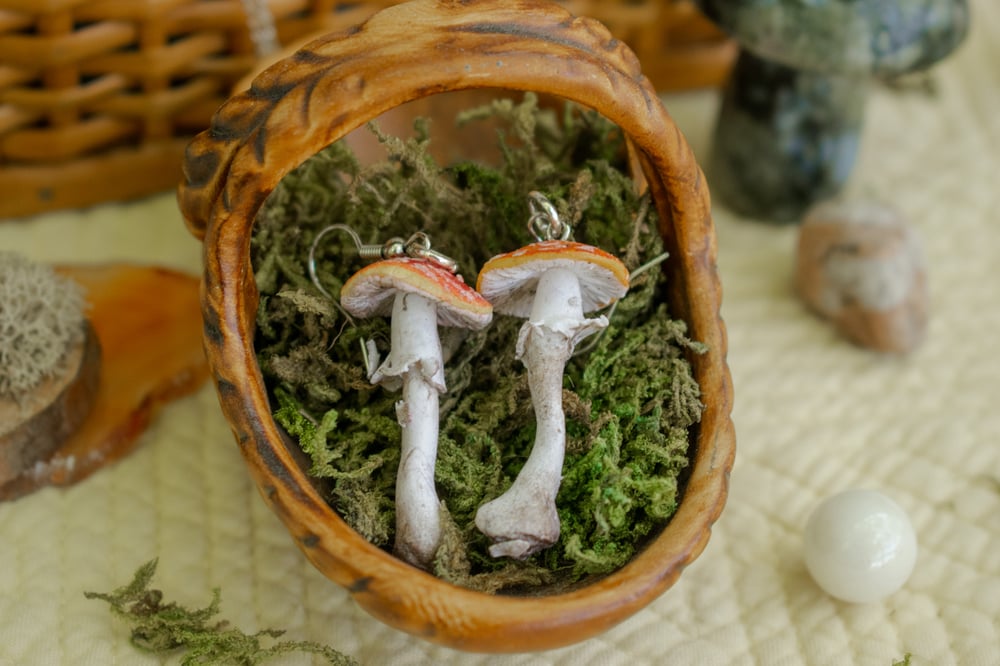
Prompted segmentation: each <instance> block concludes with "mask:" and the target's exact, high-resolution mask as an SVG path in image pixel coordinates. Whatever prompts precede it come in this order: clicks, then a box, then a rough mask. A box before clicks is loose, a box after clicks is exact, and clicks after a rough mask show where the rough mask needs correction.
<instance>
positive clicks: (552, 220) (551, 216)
mask: <svg viewBox="0 0 1000 666" xmlns="http://www.w3.org/2000/svg"><path fill="white" fill-rule="evenodd" d="M528 210H530V211H531V217H529V218H528V231H529V232H531V235H532V236H534V237H535V240H537V241H548V240H556V239H559V240H568V239H569V237H570V235H571V234H572V233H573V228H572V227H571V226H570V225H568V224H566V223H565V222H563V221H562V220H560V219H559V212H558V211H557V210H556V207H555V206H553V205H552V202H551V201H549V199H548V197H546V196H545V195H544V194H542V193H541V192H529V193H528Z"/></svg>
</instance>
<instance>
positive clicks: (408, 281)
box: [340, 257, 493, 330]
mask: <svg viewBox="0 0 1000 666" xmlns="http://www.w3.org/2000/svg"><path fill="white" fill-rule="evenodd" d="M397 292H404V293H411V294H419V295H421V296H423V297H425V298H428V299H430V300H432V301H434V302H435V303H437V304H438V308H437V314H438V324H439V325H441V326H454V327H457V328H470V329H474V330H478V329H481V328H483V327H485V326H486V325H487V324H489V323H490V321H491V320H492V319H493V307H492V306H491V305H490V303H489V301H487V300H486V299H485V298H483V297H482V296H480V295H479V293H478V292H477V291H476V290H474V289H473V288H472V287H470V286H469V285H467V284H465V281H464V280H462V276H460V275H455V274H453V273H451V272H449V271H447V270H445V269H444V268H441V267H439V266H436V265H435V264H433V263H431V262H429V261H426V260H423V259H411V258H408V257H401V258H395V259H385V260H382V261H378V262H376V263H374V264H369V265H367V266H365V267H364V268H362V269H361V270H359V271H358V272H357V273H355V274H354V275H352V276H351V277H350V278H349V279H348V280H347V282H345V283H344V286H343V288H342V289H341V290H340V303H341V305H343V306H344V309H345V310H347V311H348V312H349V313H351V314H352V315H354V316H355V317H360V318H362V319H366V318H368V317H374V316H389V315H390V314H391V313H392V303H393V299H394V298H395V295H396V293H397Z"/></svg>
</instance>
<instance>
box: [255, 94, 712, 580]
mask: <svg viewBox="0 0 1000 666" xmlns="http://www.w3.org/2000/svg"><path fill="white" fill-rule="evenodd" d="M485 119H491V120H493V121H494V122H496V121H499V123H500V126H501V129H500V130H499V132H498V141H499V145H500V148H501V150H500V155H501V159H500V163H499V164H498V165H486V164H481V163H474V162H463V163H459V164H454V165H449V166H446V167H441V166H439V165H437V164H436V163H435V162H434V160H433V159H432V158H431V156H430V152H429V145H430V141H431V131H430V124H429V122H427V121H425V120H420V121H417V122H416V123H415V126H414V134H413V136H412V137H411V138H408V139H401V138H397V137H392V136H387V135H385V134H384V133H382V132H381V131H380V130H379V129H378V128H377V127H372V128H371V129H372V131H373V132H375V134H376V136H377V137H378V139H379V141H380V142H381V144H382V145H383V146H384V147H385V148H386V152H387V154H388V155H389V158H388V159H387V160H384V161H380V162H376V163H373V164H367V165H362V164H361V163H360V162H359V160H358V159H357V158H356V157H355V156H354V155H352V154H351V153H350V152H349V151H348V149H347V148H346V147H345V146H344V145H343V144H340V143H338V144H334V145H332V146H330V147H329V148H327V149H326V150H324V151H323V152H321V153H320V154H318V155H317V156H315V157H314V158H312V159H311V160H309V161H308V162H306V163H305V164H303V165H302V166H301V167H300V168H299V169H297V170H296V171H294V172H293V173H291V174H289V175H288V176H287V177H286V178H285V179H284V180H283V181H282V183H281V185H280V186H279V187H278V189H276V190H275V192H274V193H273V194H272V196H271V197H270V198H269V200H268V202H267V204H266V205H265V207H264V209H263V210H262V211H261V213H260V215H259V216H258V219H257V223H256V227H255V234H254V238H253V240H252V253H253V266H254V270H255V275H256V278H257V285H258V288H259V290H260V292H261V298H260V305H259V309H258V315H257V327H258V328H257V337H256V340H255V344H256V349H257V353H258V359H259V363H260V367H261V370H262V372H263V374H264V377H265V382H266V383H267V385H268V386H269V388H270V391H271V393H272V397H273V400H274V403H273V404H274V405H275V408H276V413H275V418H276V420H277V421H278V422H279V423H280V424H282V425H283V426H284V427H285V429H286V430H287V431H288V432H289V433H290V434H291V435H292V436H293V437H294V438H296V439H297V440H298V441H299V442H300V445H301V446H302V448H303V450H305V451H306V452H307V453H308V454H309V456H310V458H311V460H312V469H311V473H312V474H313V475H314V476H315V477H317V478H321V479H325V480H328V481H324V484H325V485H323V487H324V488H327V489H328V493H329V497H328V499H329V501H330V503H331V505H332V506H334V507H335V508H336V509H337V511H338V512H339V513H340V514H341V515H342V516H343V517H344V518H345V519H346V520H347V521H348V523H349V524H351V525H352V526H353V527H354V528H355V529H357V530H358V531H359V532H360V533H361V534H363V535H364V536H365V537H366V538H368V539H369V540H370V541H372V542H373V543H375V544H377V545H379V546H383V547H389V546H391V543H392V539H393V534H392V532H393V525H394V513H393V494H394V484H395V473H396V467H397V465H398V449H399V439H400V435H399V426H398V424H397V423H396V417H395V409H394V405H395V402H396V401H397V400H398V397H399V396H398V394H394V393H390V392H387V391H385V390H383V389H382V388H380V387H374V386H372V385H370V384H369V382H368V380H367V378H366V375H365V370H364V366H365V364H364V361H363V360H362V349H363V344H364V342H363V341H365V340H374V341H375V343H376V345H377V346H378V347H379V348H380V349H381V350H385V349H386V348H387V346H388V339H389V326H388V323H387V322H386V321H384V320H381V319H379V320H370V321H360V322H355V323H354V324H353V325H352V324H351V323H349V322H348V321H347V319H346V318H345V316H344V315H343V314H342V313H341V312H340V311H339V310H338V308H337V307H335V304H334V303H331V302H330V301H329V299H327V298H326V297H325V296H324V295H323V294H322V293H321V292H320V290H319V289H317V288H316V287H315V286H314V285H313V284H312V283H311V282H310V280H309V277H308V274H307V262H308V254H309V249H310V246H311V245H312V242H313V239H314V238H315V237H316V234H318V233H319V232H320V231H321V230H322V229H323V228H324V227H326V226H327V225H329V224H331V223H335V222H336V223H342V224H347V225H349V226H350V227H352V228H353V229H355V230H356V231H357V233H358V234H359V235H360V237H361V238H362V239H363V241H364V242H368V243H379V244H380V243H382V242H384V241H385V240H387V239H388V238H390V237H394V236H398V237H403V238H406V237H408V236H409V235H410V234H412V233H413V232H415V231H417V230H421V231H424V232H426V233H427V234H428V235H429V236H430V237H431V238H432V240H433V243H434V247H435V248H436V249H438V250H440V251H442V252H444V253H446V254H448V255H449V256H451V257H453V258H454V259H456V260H457V261H458V263H459V266H460V272H461V273H463V274H464V275H466V276H467V277H468V278H469V281H471V282H474V276H475V275H476V272H477V270H478V268H479V267H480V266H481V265H482V264H483V263H484V262H485V261H486V260H488V259H489V258H490V257H491V256H493V255H494V254H498V253H500V252H505V251H509V250H511V249H514V248H517V247H520V246H523V245H526V244H528V243H530V242H532V241H533V240H534V239H533V238H532V237H531V236H530V234H529V232H528V230H527V228H526V221H527V219H528V215H529V211H528V198H527V194H528V192H529V191H531V190H538V191H541V192H543V193H545V194H546V195H547V196H548V197H549V198H550V199H551V200H552V201H553V202H554V203H555V205H556V207H557V209H558V211H559V214H560V216H561V217H562V219H564V220H566V221H568V222H570V223H571V224H572V225H573V227H574V238H575V239H576V240H578V241H582V242H586V243H590V244H592V245H595V246H597V247H601V248H603V249H605V250H608V251H610V252H613V253H616V254H618V255H619V256H621V257H622V258H623V260H624V261H625V263H626V265H627V266H628V267H629V268H630V270H634V269H636V268H637V267H639V266H640V265H642V264H644V263H646V262H648V261H650V260H652V259H653V258H654V257H656V256H657V255H659V254H660V253H661V252H662V248H661V242H660V238H659V234H658V232H657V220H656V213H655V209H654V208H653V207H652V206H650V205H649V200H648V197H641V196H639V195H638V194H637V193H636V192H635V191H634V184H633V181H632V180H631V178H630V177H629V176H628V175H627V174H626V173H625V166H624V165H625V162H626V159H625V155H626V153H625V143H624V138H623V136H622V134H621V132H620V130H619V129H618V128H617V127H615V126H614V125H612V124H611V123H609V122H608V121H606V120H605V119H604V118H603V117H601V116H600V115H598V114H595V113H592V112H587V111H583V110H581V109H580V108H578V107H575V106H573V105H567V106H565V107H564V108H563V109H562V110H561V111H557V110H553V109H550V108H541V107H540V106H539V104H538V100H537V99H536V97H535V96H534V95H532V94H531V93H528V94H526V95H525V96H524V98H523V99H522V100H521V101H520V102H514V101H511V100H498V101H496V102H494V103H493V104H491V105H489V106H486V107H482V108H478V109H472V110H470V111H468V112H467V113H465V114H462V115H461V116H460V119H459V121H460V122H461V123H465V124H474V123H476V122H479V121H481V120H485ZM315 259H316V271H317V275H318V278H319V281H320V283H321V284H322V285H323V288H324V290H325V291H327V292H329V293H330V294H332V295H334V297H336V296H337V295H338V294H339V291H340V287H341V286H342V285H343V283H344V281H345V280H346V279H347V278H348V277H349V276H350V275H351V274H352V273H353V272H354V271H356V270H358V269H359V268H361V267H362V265H363V262H362V261H361V260H360V259H359V258H358V257H357V252H356V250H355V248H354V246H353V243H352V241H351V240H350V238H349V237H348V236H347V235H346V234H338V233H331V234H328V235H326V236H324V237H323V239H322V243H321V244H320V247H319V248H318V253H317V255H316V257H315ZM667 289H669V285H667V284H665V280H664V278H663V276H662V274H661V272H660V271H658V270H650V271H647V272H645V273H643V274H642V275H641V276H638V277H637V278H636V279H635V280H634V282H633V285H632V288H631V290H630V292H629V294H628V295H627V296H626V297H625V298H624V299H623V300H622V301H620V302H619V304H618V305H617V307H616V309H615V311H614V312H613V313H612V315H611V317H610V319H611V325H610V326H609V327H608V329H607V330H606V331H604V332H603V334H601V335H600V337H599V338H598V339H597V340H596V342H593V341H591V340H588V341H585V342H584V346H585V347H587V346H590V347H591V348H590V349H589V351H587V352H586V353H583V354H579V355H578V356H576V357H575V358H574V359H573V360H572V361H571V362H570V363H569V365H568V366H567V368H566V374H565V378H564V391H563V398H564V400H563V401H564V405H565V408H566V413H567V456H566V462H565V465H564V479H563V483H562V486H561V490H560V493H559V497H558V500H557V505H558V506H559V511H560V518H561V521H562V537H561V539H560V542H559V543H558V544H556V545H555V546H554V547H552V548H551V549H549V550H548V551H546V552H544V553H541V554H539V555H536V556H534V557H532V558H530V559H529V560H527V561H526V562H513V561H509V560H494V559H493V558H491V557H489V555H488V553H487V546H488V544H487V543H486V539H485V537H483V536H482V535H481V534H480V533H479V532H478V531H477V530H476V528H475V525H474V522H473V520H474V517H475V512H476V509H477V508H478V507H479V505H481V504H482V503H484V502H486V501H488V500H490V499H492V498H494V497H496V496H498V495H500V494H501V493H502V492H503V491H504V490H505V489H506V488H507V487H508V486H509V485H510V483H511V482H512V481H513V479H514V478H515V476H516V475H517V472H518V471H519V470H520V468H521V466H522V465H523V463H524V460H525V459H526V457H527V454H528V452H529V451H530V447H531V445H532V441H533V438H534V430H535V424H534V414H533V410H532V406H531V399H530V395H529V391H528V387H527V380H526V376H525V372H524V368H523V366H522V365H521V363H520V362H519V361H517V360H516V359H515V357H514V349H515V341H516V338H517V333H518V329H519V328H520V325H521V323H522V322H520V321H518V320H515V319H513V318H510V317H503V316H497V317H496V318H495V319H494V322H493V324H492V325H491V326H490V327H489V328H488V329H487V330H486V331H483V332H479V333H473V334H468V335H465V336H464V337H463V336H461V335H458V336H456V335H455V334H454V333H453V332H449V331H448V330H447V329H445V330H443V331H442V345H443V347H445V349H446V355H450V358H449V359H448V360H447V363H446V381H447V385H448V392H447V393H446V394H444V395H443V396H442V397H441V405H440V420H441V429H440V439H439V451H438V463H437V470H436V472H437V482H438V487H439V496H440V497H441V498H442V499H443V503H444V507H443V515H444V516H445V520H444V523H445V530H444V531H445V537H444V542H443V544H442V546H441V548H440V549H439V552H438V555H437V558H436V562H435V573H436V574H437V575H439V576H440V577H442V578H444V579H446V580H450V581H452V582H455V583H456V584H460V585H465V586H467V587H472V588H474V589H480V590H484V591H488V592H496V591H501V590H508V591H509V590H519V591H524V590H529V591H530V590H531V589H532V588H534V587H536V586H539V585H541V586H545V589H549V590H555V589H559V588H560V587H565V586H571V585H573V584H575V583H576V582H577V581H579V580H580V579H581V578H584V577H587V576H594V575H603V574H607V573H609V572H610V571H613V570H614V569H616V568H618V567H620V566H621V565H622V564H623V563H625V562H626V561H628V559H629V558H631V557H632V556H633V555H634V554H635V552H636V550H637V549H638V548H640V547H641V545H642V543H643V542H644V540H646V539H647V538H649V536H650V535H652V534H654V533H655V532H656V530H658V529H659V528H660V527H662V526H663V525H664V524H665V523H666V521H667V520H669V517H670V516H671V515H672V514H673V512H674V510H675V509H676V506H677V502H678V501H679V498H680V492H681V486H682V478H683V473H684V469H685V467H686V465H687V461H688V451H687V448H688V442H689V437H690V436H689V429H690V428H691V426H692V425H694V424H695V423H696V422H697V421H698V419H699V417H700V413H701V408H702V406H701V403H700V401H699V390H698V385H697V383H696V382H695V380H694V379H693V377H692V376H691V371H690V366H689V364H688V362H687V356H688V355H689V354H691V353H699V352H700V351H702V347H701V346H700V345H699V344H697V343H696V342H693V341H691V340H689V339H688V338H687V336H686V331H685V327H684V324H683V322H680V321H674V320H671V319H670V317H669V313H668V312H667V310H666V307H665V306H664V305H663V304H662V303H663V302H665V298H663V295H664V293H665V290H667Z"/></svg>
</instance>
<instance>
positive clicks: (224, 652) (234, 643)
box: [84, 560, 357, 666]
mask: <svg viewBox="0 0 1000 666" xmlns="http://www.w3.org/2000/svg"><path fill="white" fill-rule="evenodd" d="M156 565H157V560H150V561H149V562H147V563H145V564H143V565H142V566H140V567H139V568H138V569H137V570H136V572H135V575H134V576H133V578H132V581H131V582H130V583H128V584H127V585H124V586H122V587H120V588H118V589H117V590H115V591H113V592H111V593H102V592H84V596H85V597H86V598H87V599H99V600H101V601H105V602H107V603H108V605H109V606H110V607H111V612H112V613H113V614H114V615H115V616H116V617H119V618H121V619H123V620H125V622H127V623H128V624H129V625H130V626H131V640H132V644H133V645H135V646H136V647H137V648H139V649H141V650H145V651H147V652H152V653H160V654H162V653H167V652H175V651H180V650H184V651H185V654H184V657H183V658H182V659H181V664H183V666H196V665H197V664H213V665H222V664H231V665H232V666H252V665H253V664H260V663H263V662H265V661H267V660H269V659H271V658H273V657H279V656H281V655H285V654H288V653H291V652H307V653H311V654H315V655H319V656H321V657H323V658H324V659H326V660H327V661H328V662H329V663H331V664H334V665H336V666H351V665H356V664H357V662H356V661H355V660H354V659H351V658H350V657H348V656H346V655H344V654H342V653H341V652H338V651H337V650H334V649H333V648H330V647H327V646H325V645H320V644H318V643H313V642H309V641H281V642H276V641H275V640H274V639H276V638H278V637H280V636H281V635H283V634H284V633H285V632H284V631H282V630H280V629H264V630H263V631H258V632H256V633H253V634H247V633H244V632H243V631H240V630H239V629H235V628H232V627H230V626H229V623H228V622H227V621H226V620H217V619H215V617H216V616H217V615H218V614H219V607H220V606H221V604H222V596H221V593H220V592H219V590H218V589H215V590H213V591H212V601H211V603H210V604H209V605H208V606H206V607H204V608H195V609H191V608H186V607H184V606H181V605H180V604H177V603H175V602H172V601H171V602H164V601H163V593H162V592H161V591H160V590H156V589H151V588H150V587H149V585H150V583H151V582H152V581H153V576H154V574H155V573H156Z"/></svg>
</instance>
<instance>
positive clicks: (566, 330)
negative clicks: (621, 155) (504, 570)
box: [476, 268, 608, 559]
mask: <svg viewBox="0 0 1000 666" xmlns="http://www.w3.org/2000/svg"><path fill="white" fill-rule="evenodd" d="M607 325H608V321H607V319H606V318H605V317H603V316H601V317H597V318H594V319H587V318H585V317H584V316H583V309H582V300H581V296H580V284H579V281H578V280H577V277H576V276H575V275H574V274H573V273H572V272H571V271H569V270H566V269H563V268H553V269H550V270H548V271H546V272H545V273H543V274H542V276H541V277H540V278H539V281H538V287H537V291H536V294H535V300H534V302H533V304H532V311H531V317H530V319H529V320H528V321H527V322H525V324H524V326H522V327H521V332H520V336H519V338H518V343H517V356H518V358H519V359H521V360H522V361H523V363H524V365H525V367H526V369H527V372H528V387H529V389H530V390H531V402H532V405H533V407H534V410H535V421H536V431H535V441H534V444H533V446H532V449H531V454H530V455H529V456H528V460H527V461H526V462H525V464H524V467H523V468H522V469H521V472H520V473H519V474H518V476H517V478H516V479H515V480H514V483H513V484H512V485H511V487H510V488H509V489H508V490H507V492H505V493H504V494H503V495H501V496H500V497H498V498H496V499H494V500H492V501H490V502H487V503H486V504H484V505H482V506H481V507H479V510H478V511H477V513H476V526H477V527H478V528H479V530H480V531H482V532H483V534H485V535H486V536H487V537H489V538H490V539H491V540H492V541H493V545H492V546H490V555H492V556H493V557H504V556H506V557H512V558H516V559H524V558H525V557H528V556H529V555H531V554H533V553H535V552H538V551H539V550H543V549H545V548H548V547H549V546H551V545H552V544H554V543H555V542H556V541H557V540H558V539H559V515H558V513H557V512H556V503H555V501H556V495H557V494H558V492H559V484H560V482H561V480H562V466H563V458H564V456H565V451H566V418H565V414H564V412H563V405H562V380H563V371H564V369H565V366H566V362H567V361H568V360H569V358H570V356H572V354H573V349H574V348H575V347H576V345H577V343H579V342H580V340H582V339H583V338H585V337H587V336H588V335H590V334H591V333H594V332H596V331H599V330H601V329H603V328H605V327H606V326H607Z"/></svg>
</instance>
